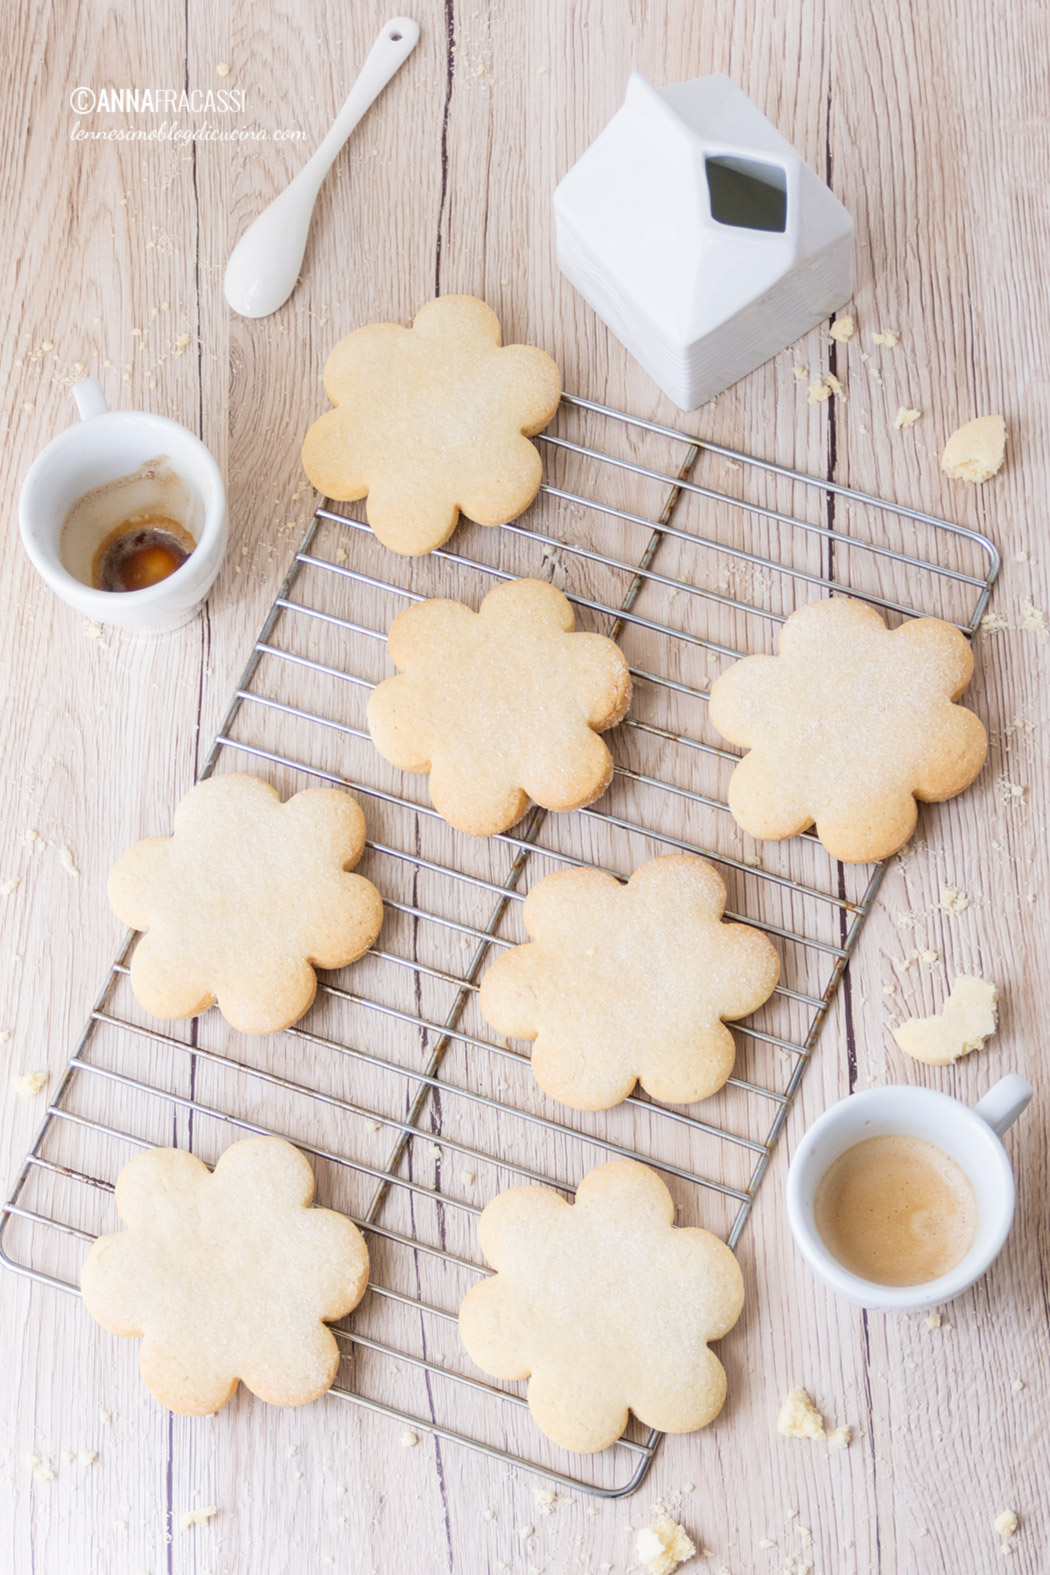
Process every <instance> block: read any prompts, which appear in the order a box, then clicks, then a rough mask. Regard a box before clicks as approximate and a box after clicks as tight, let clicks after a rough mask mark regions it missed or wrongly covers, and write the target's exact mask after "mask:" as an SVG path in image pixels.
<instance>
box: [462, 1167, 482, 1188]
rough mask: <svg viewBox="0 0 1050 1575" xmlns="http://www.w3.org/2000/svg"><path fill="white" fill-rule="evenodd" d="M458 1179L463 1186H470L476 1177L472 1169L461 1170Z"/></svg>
mask: <svg viewBox="0 0 1050 1575" xmlns="http://www.w3.org/2000/svg"><path fill="white" fill-rule="evenodd" d="M459 1179H460V1181H461V1182H462V1183H463V1185H464V1186H465V1187H472V1186H473V1185H474V1183H475V1181H477V1179H478V1178H477V1176H475V1174H474V1172H473V1171H472V1170H461V1171H460V1173H459Z"/></svg>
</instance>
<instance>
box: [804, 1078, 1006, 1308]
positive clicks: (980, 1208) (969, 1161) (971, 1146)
mask: <svg viewBox="0 0 1050 1575" xmlns="http://www.w3.org/2000/svg"><path fill="white" fill-rule="evenodd" d="M1032 1092H1033V1090H1032V1086H1031V1084H1030V1083H1026V1082H1025V1080H1024V1078H1023V1077H1019V1076H1018V1075H1017V1073H1016V1072H1011V1073H1010V1075H1009V1076H1008V1077H1004V1078H1002V1079H1001V1080H1000V1081H999V1082H998V1083H996V1084H995V1086H994V1087H993V1088H991V1089H989V1091H988V1093H987V1094H985V1096H984V1098H983V1099H982V1100H981V1101H980V1102H979V1103H978V1104H977V1105H975V1106H973V1107H972V1108H971V1106H969V1105H964V1104H963V1103H962V1102H961V1100H958V1099H952V1098H951V1097H950V1095H948V1094H941V1093H937V1092H936V1091H935V1090H934V1089H929V1088H912V1087H908V1086H894V1087H890V1088H872V1089H866V1090H865V1091H864V1092H863V1093H860V1094H852V1095H851V1096H850V1097H849V1098H848V1099H843V1100H841V1101H840V1102H839V1103H838V1104H837V1105H832V1107H831V1109H830V1110H827V1111H825V1113H824V1114H823V1115H822V1116H821V1117H820V1119H819V1120H818V1121H815V1122H814V1123H813V1125H812V1126H811V1127H810V1129H809V1131H808V1132H807V1133H806V1135H805V1137H804V1138H803V1139H802V1142H801V1143H800V1144H799V1146H798V1148H797V1149H796V1151H795V1155H794V1158H793V1159H792V1161H791V1166H790V1169H789V1170H788V1179H787V1212H788V1220H789V1222H790V1225H791V1229H792V1232H793V1233H794V1237H795V1240H796V1242H797V1243H798V1245H799V1247H800V1248H801V1251H802V1255H803V1257H804V1258H805V1259H806V1260H807V1262H808V1263H809V1266H810V1268H811V1269H813V1270H814V1272H815V1273H816V1274H817V1275H818V1276H819V1277H820V1279H822V1280H823V1281H824V1283H825V1285H829V1286H830V1287H831V1289H832V1290H833V1291H837V1292H838V1293H839V1295H840V1296H845V1297H848V1298H849V1300H850V1301H852V1302H857V1303H859V1305H860V1306H861V1307H867V1308H869V1309H871V1310H872V1311H876V1312H906V1311H914V1310H917V1309H919V1308H923V1307H933V1306H935V1305H936V1304H937V1303H939V1302H946V1301H948V1300H950V1298H951V1297H953V1296H958V1295H959V1294H960V1293H961V1292H962V1291H965V1290H967V1289H968V1288H969V1287H970V1286H971V1285H973V1284H974V1282H975V1281H976V1280H979V1279H980V1278H981V1275H982V1274H984V1273H985V1272H986V1270H987V1269H988V1268H989V1267H990V1266H991V1264H992V1263H993V1262H994V1260H995V1259H996V1258H997V1257H998V1255H999V1253H1000V1252H1001V1251H1002V1248H1003V1246H1004V1244H1005V1242H1006V1238H1007V1236H1009V1234H1010V1227H1011V1226H1012V1225H1013V1219H1014V1202H1015V1192H1014V1173H1013V1167H1012V1166H1011V1164H1010V1159H1009V1156H1008V1154H1007V1152H1006V1150H1005V1148H1004V1147H1003V1145H1002V1142H1001V1141H1000V1139H1001V1137H1002V1134H1003V1133H1004V1132H1005V1131H1006V1129H1007V1127H1009V1126H1012V1125H1013V1123H1014V1122H1015V1121H1016V1120H1017V1118H1018V1116H1019V1115H1021V1113H1022V1112H1023V1111H1024V1110H1025V1109H1026V1107H1027V1105H1028V1102H1029V1100H1030V1099H1031V1098H1032ZM890 1134H892V1135H895V1136H900V1137H916V1138H924V1139H925V1140H926V1141H927V1142H928V1143H933V1144H935V1145H936V1146H937V1148H939V1149H941V1150H942V1152H943V1153H945V1154H947V1155H948V1156H949V1158H951V1159H953V1160H954V1161H955V1162H956V1164H957V1165H959V1166H960V1167H961V1169H962V1170H963V1171H964V1172H965V1174H966V1175H967V1177H968V1178H969V1181H970V1185H971V1186H972V1187H973V1190H974V1196H975V1197H976V1199H977V1230H976V1233H975V1235H974V1239H973V1242H972V1243H971V1246H970V1248H969V1251H968V1252H967V1253H966V1255H965V1257H963V1258H962V1259H961V1260H960V1262H959V1263H957V1264H956V1265H955V1267H954V1268H953V1269H951V1270H949V1272H948V1273H947V1274H942V1275H940V1276H939V1277H938V1278H937V1279H935V1280H927V1281H926V1282H925V1283H923V1284H920V1285H880V1284H878V1283H877V1282H875V1281H873V1280H866V1279H862V1278H861V1277H860V1276H859V1275H857V1274H853V1273H852V1272H851V1271H850V1270H849V1269H847V1268H846V1267H845V1266H844V1265H843V1264H841V1263H840V1262H839V1260H838V1259H837V1258H836V1257H835V1256H834V1254H833V1253H832V1252H831V1251H830V1250H829V1249H828V1247H826V1246H825V1244H824V1240H823V1238H822V1236H821V1234H820V1232H819V1230H818V1229H817V1225H816V1220H815V1218H814V1200H815V1198H816V1193H817V1188H818V1186H819V1185H820V1182H821V1179H822V1178H823V1176H824V1175H825V1173H826V1172H827V1170H828V1168H829V1166H831V1165H832V1164H833V1163H834V1162H835V1160H836V1159H838V1158H839V1156H840V1155H841V1154H844V1153H845V1152H846V1150H847V1149H850V1148H853V1147H854V1145H855V1144H857V1143H862V1142H863V1141H864V1140H865V1138H873V1137H883V1136H887V1135H890Z"/></svg>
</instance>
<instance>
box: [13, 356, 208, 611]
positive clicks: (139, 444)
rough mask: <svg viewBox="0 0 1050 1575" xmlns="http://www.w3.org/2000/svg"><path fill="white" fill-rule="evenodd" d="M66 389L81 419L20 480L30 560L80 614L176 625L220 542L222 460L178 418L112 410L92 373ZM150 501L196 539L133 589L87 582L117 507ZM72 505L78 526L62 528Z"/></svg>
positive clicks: (200, 587)
mask: <svg viewBox="0 0 1050 1575" xmlns="http://www.w3.org/2000/svg"><path fill="white" fill-rule="evenodd" d="M73 397H74V399H75V400H76V404H77V409H78V410H79V412H80V416H81V420H80V421H79V422H78V423H77V424H76V425H75V426H71V427H68V428H67V429H66V431H65V432H61V433H59V435H58V437H56V438H54V439H53V440H52V441H51V442H50V443H49V444H48V445H47V447H46V448H45V449H43V450H42V451H41V452H40V453H39V454H38V455H37V457H36V459H35V460H34V461H33V463H32V465H31V466H30V468H29V472H28V474H27V476H26V479H25V481H24V482H23V484H22V493H21V496H20V498H19V502H18V524H19V529H20V531H21V534H22V544H23V546H24V547H25V550H26V553H27V554H28V556H29V560H30V562H31V563H32V565H33V567H34V568H35V569H36V571H37V573H38V574H39V575H40V576H41V577H42V578H43V579H44V580H45V581H46V582H47V584H48V585H49V586H50V587H51V589H52V590H53V591H54V593H55V595H56V596H59V597H61V599H62V600H63V601H64V602H67V603H68V605H69V606H70V607H73V608H74V609H75V610H76V611H77V612H79V613H82V614H83V615H84V617H85V618H92V619H95V620H96V621H97V622H98V623H105V624H113V625H116V626H117V627H118V628H121V629H130V630H132V631H133V632H134V633H136V634H163V633H166V632H167V631H168V630H170V629H177V628H179V626H180V625H181V624H184V623H188V622H189V620H190V619H191V618H192V617H193V615H194V614H195V613H196V612H197V611H198V609H199V608H200V606H201V605H202V603H203V602H204V599H205V597H206V596H207V594H208V592H209V591H210V589H211V587H212V585H213V583H214V581H215V576H216V575H217V574H218V572H219V568H220V565H221V563H222V559H223V555H224V553H225V551H226V535H227V523H226V493H225V491H224V489H223V485H222V477H221V476H220V474H219V467H218V465H216V463H215V460H214V459H213V458H212V456H211V454H210V453H209V452H208V450H207V449H206V448H205V446H204V444H203V443H202V442H201V440H200V438H198V437H196V436H195V435H194V434H193V433H192V432H190V431H189V429H188V428H186V427H184V426H180V424H179V423H178V422H177V421H169V420H168V418H167V417H166V416H155V415H152V414H151V413H150V412H148V411H145V410H109V409H108V408H107V406H106V400H105V396H104V395H103V393H102V387H101V385H100V383H99V382H98V380H97V378H93V377H88V378H84V380H83V381H82V382H79V383H76V384H74V386H73ZM125 482H126V485H124V483H125ZM151 489H152V490H151ZM154 494H155V495H154ZM155 504H156V505H157V506H158V507H159V508H160V512H166V513H167V514H168V515H169V517H171V518H172V519H174V520H176V521H177V523H178V524H179V525H180V526H181V527H182V528H183V529H184V530H185V531H186V532H188V534H189V535H190V536H191V537H192V538H193V541H194V542H195V546H194V548H193V551H192V552H191V553H190V554H189V556H188V557H187V558H186V560H185V562H184V563H182V564H180V566H179V567H178V568H177V569H176V570H175V571H174V573H172V574H169V575H168V577H167V578H166V579H163V580H158V581H157V582H156V583H155V584H154V585H147V586H144V587H143V588H142V589H140V590H133V591H105V590H98V589H96V588H95V587H94V586H92V585H91V584H90V583H87V582H88V581H89V580H90V565H91V558H92V554H93V552H94V551H95V550H96V549H97V548H98V547H99V546H100V545H101V543H102V541H103V539H104V538H105V536H106V535H107V533H108V531H109V530H111V529H112V528H113V527H114V526H116V525H117V524H118V523H120V511H121V510H122V509H123V510H124V511H125V514H127V513H129V512H132V511H136V510H141V509H145V510H147V511H148V510H149V508H150V507H152V506H154V505H155ZM77 505H82V507H83V512H84V519H85V521H86V523H85V524H84V527H83V529H80V528H79V526H78V528H77V529H76V530H74V529H73V527H72V525H71V526H70V528H69V529H67V530H64V527H65V526H66V522H67V519H69V517H70V514H71V511H73V510H74V509H75V508H76V506H77ZM71 538H72V540H71ZM96 538H97V539H96Z"/></svg>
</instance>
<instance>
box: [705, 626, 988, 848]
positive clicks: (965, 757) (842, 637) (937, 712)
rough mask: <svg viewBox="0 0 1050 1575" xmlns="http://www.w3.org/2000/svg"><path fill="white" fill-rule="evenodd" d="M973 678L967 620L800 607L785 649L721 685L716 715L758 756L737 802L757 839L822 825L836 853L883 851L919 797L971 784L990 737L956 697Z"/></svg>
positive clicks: (740, 769)
mask: <svg viewBox="0 0 1050 1575" xmlns="http://www.w3.org/2000/svg"><path fill="white" fill-rule="evenodd" d="M972 675H973V656H972V654H971V652H970V647H969V645H968V644H967V642H966V640H965V639H964V637H963V636H962V635H961V634H960V633H959V631H958V629H956V628H954V627H953V626H952V625H951V624H948V623H942V621H941V620H940V619H939V618H917V619H913V620H912V621H910V622H908V623H905V624H902V625H901V626H900V628H899V629H893V630H890V629H887V627H886V625H885V623H884V622H883V620H882V619H881V618H880V617H879V614H878V613H877V612H876V611H875V609H874V608H872V607H868V606H866V605H865V603H863V602H859V601H852V600H849V599H848V598H845V597H835V598H833V599H831V600H827V601H820V602H812V603H811V604H810V605H809V606H807V607H801V608H799V610H798V612H795V613H793V614H792V615H791V617H790V618H789V619H788V621H787V623H786V624H785V625H784V627H783V629H782V630H781V632H780V642H779V655H777V656H748V657H745V658H744V659H743V661H739V662H736V663H734V665H733V666H732V667H730V668H729V669H728V671H727V672H725V673H723V674H722V676H721V677H720V678H719V679H717V681H716V682H715V684H714V685H713V686H712V689H711V702H710V706H709V710H710V715H711V721H712V723H713V724H714V726H715V727H716V728H717V729H718V731H719V732H720V733H721V734H722V736H723V737H724V738H727V739H728V740H729V742H730V743H732V744H742V745H744V746H745V747H746V748H747V749H748V751H749V753H748V754H746V755H745V756H744V758H743V760H742V761H741V762H740V764H739V765H738V766H737V767H736V768H735V770H734V772H733V775H732V778H731V780H730V784H729V808H730V809H731V810H732V812H733V815H734V816H735V817H736V820H737V822H738V823H739V824H740V825H741V826H742V827H743V829H744V830H745V831H747V832H750V833H751V835H752V836H754V837H765V838H770V839H773V840H777V839H780V838H783V837H793V836H795V835H796V833H797V832H800V831H804V830H805V828H806V827H807V826H810V825H813V824H814V823H816V828H817V835H818V836H819V838H820V840H821V842H823V844H824V846H825V847H826V848H827V850H828V852H829V853H830V854H831V855H832V857H833V858H836V859H842V860H844V861H845V862H847V863H856V864H863V863H866V862H867V861H868V860H871V859H882V858H886V857H887V856H888V855H889V854H891V853H895V852H896V851H897V849H898V848H900V847H902V846H903V845H904V843H905V842H907V840H908V838H909V837H910V836H911V834H912V832H913V831H914V830H915V820H916V807H915V800H916V799H923V800H925V801H927V802H930V803H936V802H938V801H939V800H941V799H946V798H954V796H955V794H956V793H961V792H962V790H963V788H965V787H967V786H969V784H970V783H971V782H972V781H973V779H974V777H975V776H976V775H977V773H978V771H980V769H981V766H982V765H983V764H984V757H985V754H986V753H987V749H988V738H987V734H986V733H985V730H984V727H983V725H982V724H981V722H980V721H979V720H978V718H977V717H976V716H974V715H973V713H972V712H971V711H967V710H965V709H964V708H963V707H962V706H959V705H955V704H954V702H955V701H956V700H958V698H959V696H960V695H961V694H962V692H963V690H964V689H965V688H966V686H967V684H968V683H969V682H970V678H971V677H972Z"/></svg>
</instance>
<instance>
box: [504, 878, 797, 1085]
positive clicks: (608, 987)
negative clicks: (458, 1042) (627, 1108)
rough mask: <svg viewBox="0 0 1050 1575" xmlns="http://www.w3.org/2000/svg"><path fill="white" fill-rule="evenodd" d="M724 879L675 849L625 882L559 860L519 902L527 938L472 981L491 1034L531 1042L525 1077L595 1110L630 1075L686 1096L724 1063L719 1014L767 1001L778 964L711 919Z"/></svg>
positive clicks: (727, 1064)
mask: <svg viewBox="0 0 1050 1575" xmlns="http://www.w3.org/2000/svg"><path fill="white" fill-rule="evenodd" d="M725 904H726V889H725V886H724V884H723V883H722V881H721V879H720V878H719V876H718V874H717V873H716V872H715V870H713V869H712V867H711V865H710V864H707V863H705V862H704V860H703V859H698V858H694V857H692V856H691V855H690V854H685V853H672V854H670V855H668V856H666V857H664V858H657V859H650V861H649V863H648V864H643V865H642V866H641V868H640V869H637V870H635V872H634V874H633V875H632V876H631V878H630V880H629V881H628V883H627V885H626V886H624V885H621V883H620V882H619V881H617V880H615V879H614V878H613V876H612V875H606V874H604V873H602V871H600V870H583V869H571V870H558V871H556V872H555V873H554V874H553V875H547V876H545V877H544V879H543V880H541V881H540V882H539V883H538V885H536V886H534V887H533V888H532V890H531V891H530V892H529V894H528V896H527V897H526V899H525V904H524V914H523V916H524V919H525V928H526V929H527V930H528V932H529V934H530V936H531V937H532V940H531V941H530V942H529V943H528V945H525V946H515V947H514V949H513V950H512V951H508V952H505V953H504V955H503V956H502V957H500V958H499V959H498V961H497V962H495V963H493V965H492V967H491V968H490V969H489V970H488V972H487V973H486V974H485V976H484V978H483V979H482V981H481V994H480V1003H481V1010H482V1012H483V1014H484V1016H485V1017H486V1018H487V1020H488V1021H489V1022H490V1023H491V1024H492V1026H493V1028H495V1029H496V1030H497V1031H498V1032H499V1033H501V1034H511V1035H513V1036H514V1037H515V1038H518V1039H535V1041H536V1043H535V1046H534V1048H533V1052H532V1070H533V1072H534V1073H535V1074H536V1081H537V1082H538V1083H539V1085H540V1087H541V1088H543V1089H545V1090H546V1092H547V1093H548V1094H552V1095H553V1096H554V1098H555V1099H560V1100H561V1102H562V1104H565V1105H572V1106H573V1107H574V1108H575V1109H577V1110H605V1109H607V1108H608V1107H609V1106H610V1105H617V1104H619V1102H620V1100H621V1099H626V1097H627V1095H628V1094H629V1093H630V1092H631V1089H632V1088H633V1087H634V1085H635V1082H636V1081H638V1082H640V1083H641V1085H642V1087H643V1088H644V1089H646V1090H647V1092H648V1093H650V1094H652V1096H653V1098H654V1099H661V1100H665V1101H666V1102H667V1103H669V1104H689V1103H691V1102H692V1101H693V1100H694V1099H705V1098H706V1097H707V1096H708V1094H713V1093H714V1092H715V1090H716V1089H719V1088H721V1087H722V1084H723V1083H724V1082H725V1080H726V1078H727V1077H728V1076H729V1074H730V1072H731V1071H732V1069H733V1054H734V1046H733V1037H732V1035H731V1034H730V1032H729V1030H728V1028H726V1027H725V1025H724V1023H723V1021H722V1020H723V1018H726V1017H745V1016H746V1015H747V1013H748V1012H754V1011H757V1010H758V1008H759V1007H760V1006H761V1005H762V1002H763V1001H765V1000H767V999H768V997H769V996H770V994H771V993H772V991H773V988H774V986H775V985H776V982H777V979H778V978H779V976H780V960H779V958H778V957H777V954H776V952H775V950H774V949H773V947H772V945H771V944H770V942H769V941H768V940H767V939H766V937H765V936H764V935H763V934H761V932H760V931H758V930H753V929H750V928H749V927H748V926H747V925H746V924H723V923H721V922H720V921H721V918H722V913H723V910H724V909H725Z"/></svg>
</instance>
